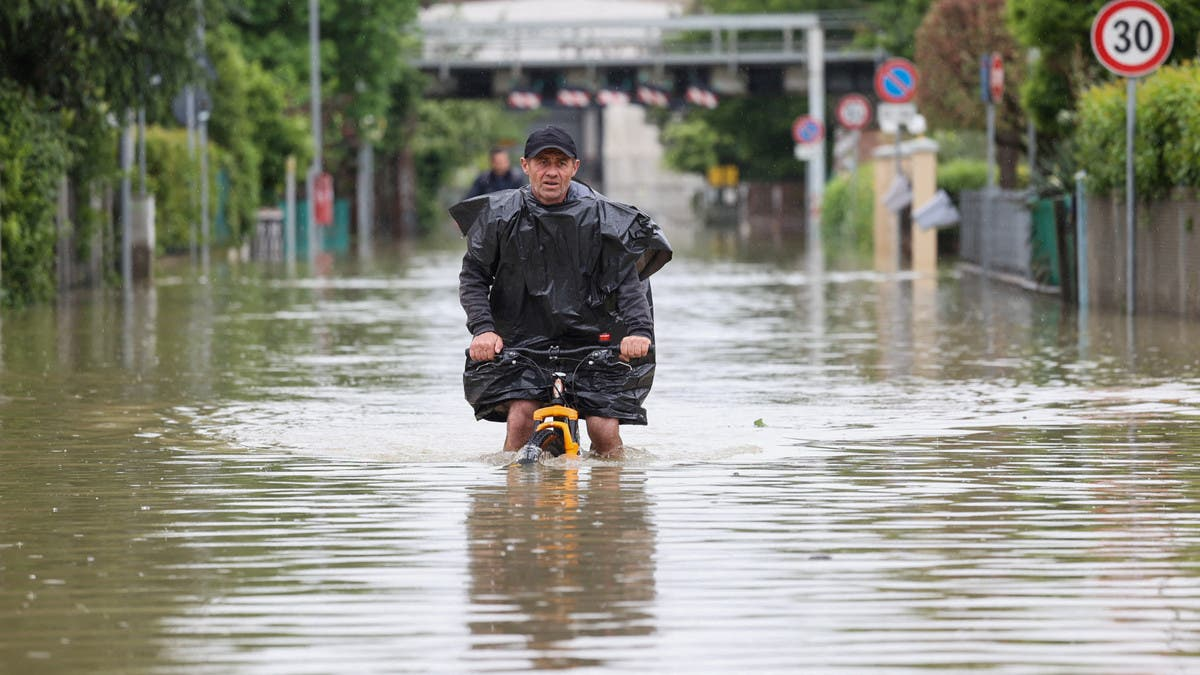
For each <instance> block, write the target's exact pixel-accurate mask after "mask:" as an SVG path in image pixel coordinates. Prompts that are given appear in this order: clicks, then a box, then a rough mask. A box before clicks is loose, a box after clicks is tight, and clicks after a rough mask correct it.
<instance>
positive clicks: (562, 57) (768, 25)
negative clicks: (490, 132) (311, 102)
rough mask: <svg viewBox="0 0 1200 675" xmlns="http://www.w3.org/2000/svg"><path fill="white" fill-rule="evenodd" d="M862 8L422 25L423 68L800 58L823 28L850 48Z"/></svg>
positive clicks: (833, 47)
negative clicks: (813, 32)
mask: <svg viewBox="0 0 1200 675" xmlns="http://www.w3.org/2000/svg"><path fill="white" fill-rule="evenodd" d="M863 22H864V20H863V18H862V17H861V16H859V15H857V14H851V13H845V12H839V13H822V14H816V13H809V14H737V15H697V16H683V17H676V18H669V19H655V20H643V21H638V22H636V23H634V22H630V21H618V20H595V21H572V22H561V21H544V22H541V21H522V22H499V23H482V22H465V21H430V22H422V23H421V25H420V31H421V39H422V48H421V54H420V57H419V58H418V59H416V61H417V64H416V65H418V67H420V68H424V69H437V70H445V69H448V68H452V67H467V66H472V65H475V66H478V65H479V64H481V63H488V64H490V65H491V66H492V67H504V66H511V67H514V68H519V67H522V66H527V67H539V66H556V67H561V66H571V65H577V66H589V65H597V64H604V65H606V66H622V65H627V66H638V65H675V64H692V65H717V64H732V65H737V64H743V63H755V62H763V63H768V62H769V63H803V62H804V61H805V60H806V58H807V55H806V52H805V44H804V39H805V37H804V36H805V33H806V32H807V31H808V30H809V29H813V28H822V29H824V30H825V31H826V38H825V44H826V50H827V51H837V50H839V49H845V48H848V47H850V45H851V43H850V38H851V36H852V33H853V28H854V27H855V26H857V25H861V24H862V23H863Z"/></svg>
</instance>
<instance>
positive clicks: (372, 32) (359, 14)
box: [229, 0, 418, 143]
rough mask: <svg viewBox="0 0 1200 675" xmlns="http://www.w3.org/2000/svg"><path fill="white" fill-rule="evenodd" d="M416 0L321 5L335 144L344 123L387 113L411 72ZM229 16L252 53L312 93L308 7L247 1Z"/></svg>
mask: <svg viewBox="0 0 1200 675" xmlns="http://www.w3.org/2000/svg"><path fill="white" fill-rule="evenodd" d="M417 5H418V3H417V1H416V0H341V1H340V2H336V3H334V2H323V3H321V4H320V12H321V21H320V23H321V26H320V32H321V45H320V60H321V64H320V65H321V96H322V99H323V101H322V104H323V110H322V112H323V114H324V115H325V130H327V131H332V132H335V133H327V134H324V137H325V138H327V139H329V141H330V142H331V143H335V142H337V140H338V139H340V138H342V137H343V133H342V132H343V131H344V130H345V129H344V125H349V126H350V127H354V126H356V125H357V124H358V123H360V122H361V121H362V120H364V119H367V118H369V117H370V118H374V119H384V118H385V117H386V116H387V115H388V113H389V111H391V110H393V106H392V99H391V96H392V87H393V86H395V85H396V84H397V83H398V82H400V81H401V80H403V79H404V78H405V77H407V76H408V75H407V73H408V71H409V70H410V67H409V66H408V65H407V64H406V63H405V60H404V59H403V58H402V54H403V53H404V50H405V48H406V47H407V46H408V45H409V41H410V38H409V37H408V33H407V31H408V26H409V25H410V24H411V23H412V22H413V21H414V20H415V18H416V10H417ZM229 22H230V25H231V26H232V28H233V29H234V30H235V31H236V32H237V34H238V35H239V42H240V43H241V44H242V45H244V47H245V54H246V56H247V57H248V58H249V59H250V60H252V61H257V62H259V63H261V64H262V66H263V67H264V68H265V69H266V70H268V71H269V72H272V73H275V74H277V75H278V76H279V77H280V79H281V80H282V81H283V82H285V83H286V84H287V85H288V87H289V89H290V90H291V91H294V92H296V93H297V94H300V93H301V92H302V95H303V97H305V98H307V96H308V87H307V83H308V77H309V42H308V37H309V34H308V22H309V17H308V8H307V4H306V3H302V2H295V1H294V0H249V1H248V2H243V3H239V5H238V6H237V7H231V8H230V11H229Z"/></svg>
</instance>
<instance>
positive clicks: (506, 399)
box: [450, 126, 671, 457]
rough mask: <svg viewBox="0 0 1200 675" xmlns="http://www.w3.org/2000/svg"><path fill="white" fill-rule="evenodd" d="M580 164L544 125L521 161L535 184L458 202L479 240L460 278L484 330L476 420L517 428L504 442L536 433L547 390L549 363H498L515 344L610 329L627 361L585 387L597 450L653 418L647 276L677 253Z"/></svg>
mask: <svg viewBox="0 0 1200 675" xmlns="http://www.w3.org/2000/svg"><path fill="white" fill-rule="evenodd" d="M579 164H580V162H579V154H578V152H577V151H576V149H575V141H574V140H573V139H572V138H571V136H570V135H569V134H567V132H565V131H563V130H562V129H560V128H558V127H554V126H548V127H544V128H541V129H538V130H536V131H534V132H533V133H532V134H530V135H529V138H528V139H527V140H526V142H525V153H524V156H523V157H522V158H521V168H522V169H523V170H524V171H525V173H526V175H528V176H529V185H527V186H524V187H522V188H519V189H513V190H502V191H500V192H495V193H492V194H488V195H483V196H479V197H474V198H471V199H467V200H464V201H462V202H459V203H458V204H455V205H454V206H452V207H451V208H450V214H451V216H453V217H454V220H455V221H456V222H457V223H458V226H459V228H460V229H461V230H462V232H463V234H465V235H466V236H467V240H468V241H467V251H466V254H465V255H464V256H463V265H462V272H461V273H460V274H459V300H460V302H461V303H462V306H463V309H464V310H465V311H466V314H467V329H468V330H470V331H471V335H472V336H473V337H472V339H471V346H470V350H469V353H470V357H469V358H468V360H467V365H466V369H465V371H464V373H463V385H464V391H465V394H466V398H467V401H468V402H469V403H471V405H472V406H473V407H474V409H475V417H476V419H486V420H491V421H503V422H505V423H506V424H507V435H506V437H505V440H504V449H505V450H517V449H519V448H520V447H521V446H522V445H523V444H524V443H525V441H526V440H527V439H528V438H529V437H530V435H531V434H532V432H533V428H534V423H533V412H534V410H535V409H536V408H537V407H538V406H539V405H540V402H541V401H542V400H544V396H545V392H546V388H547V384H546V383H545V382H544V381H542V380H543V375H542V374H541V373H540V371H539V370H538V369H536V368H532V367H530V366H529V365H528V364H522V363H520V362H517V361H507V362H502V361H497V360H495V356H496V355H497V354H499V353H500V352H501V350H502V349H503V348H504V347H505V346H506V345H507V346H513V347H531V348H542V347H549V346H557V347H560V348H573V347H580V346H587V345H598V344H600V340H601V336H610V337H611V339H612V340H613V341H615V342H616V343H617V344H619V345H620V360H617V359H616V358H613V359H611V360H610V361H609V362H608V363H603V364H599V366H598V367H599V368H600V369H601V370H600V371H599V372H597V373H595V374H594V375H593V376H589V377H587V378H583V380H582V381H581V382H579V383H577V384H576V392H575V393H576V396H577V400H578V408H579V413H580V415H581V416H583V417H584V418H585V420H586V423H587V432H588V437H589V438H590V439H591V443H592V445H591V449H592V454H594V455H596V456H600V457H615V456H618V455H619V453H620V450H621V447H622V441H621V435H620V429H619V425H620V424H645V423H646V411H645V409H644V408H643V407H642V403H643V402H644V401H645V398H646V395H647V394H649V392H650V387H651V384H652V383H653V380H654V359H653V353H652V352H651V350H650V346H651V344H652V341H653V339H654V318H653V306H652V301H651V296H650V284H649V282H648V281H647V278H648V277H649V276H650V275H651V274H653V273H654V272H656V271H658V270H659V269H660V268H661V267H662V266H663V265H665V264H666V263H667V262H668V261H669V260H670V259H671V246H670V244H669V243H668V242H667V239H666V237H665V236H664V235H663V232H662V229H661V228H660V227H659V226H658V225H657V224H656V223H655V222H654V221H653V220H651V218H650V217H649V216H648V215H646V214H645V213H643V212H641V211H640V210H638V209H637V208H635V207H632V206H628V205H625V204H621V203H618V202H614V201H610V200H609V199H608V198H606V197H604V196H603V195H601V194H600V193H598V192H596V191H595V190H593V189H591V188H590V187H588V186H587V185H585V184H583V183H580V182H577V181H573V180H572V178H574V176H575V174H576V172H578V171H579ZM631 361H632V363H631Z"/></svg>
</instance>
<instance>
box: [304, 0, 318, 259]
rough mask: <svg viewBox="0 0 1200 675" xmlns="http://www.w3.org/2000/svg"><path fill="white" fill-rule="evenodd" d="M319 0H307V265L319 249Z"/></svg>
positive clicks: (315, 257) (314, 257)
mask: <svg viewBox="0 0 1200 675" xmlns="http://www.w3.org/2000/svg"><path fill="white" fill-rule="evenodd" d="M318 4H319V2H318V0H308V65H309V72H308V85H309V89H310V92H309V93H310V96H311V97H312V101H311V104H310V106H311V108H310V110H311V115H312V135H313V161H312V166H311V167H309V170H308V180H307V184H306V186H305V187H306V190H307V192H306V195H307V198H306V200H305V201H306V202H307V203H308V208H307V209H306V211H307V216H308V260H309V262H310V263H315V262H316V260H317V252H318V251H317V248H318V247H319V246H320V242H321V240H320V238H318V237H317V210H316V208H315V206H314V201H315V200H314V199H313V196H314V193H315V192H316V190H315V189H314V188H315V187H316V183H317V175H318V174H320V173H321V61H320V56H321V21H320V19H321V17H320V15H319V13H318V12H319V8H318Z"/></svg>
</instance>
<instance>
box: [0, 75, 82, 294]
mask: <svg viewBox="0 0 1200 675" xmlns="http://www.w3.org/2000/svg"><path fill="white" fill-rule="evenodd" d="M47 107H48V101H45V100H42V101H38V100H36V99H34V98H33V97H32V96H30V95H29V94H27V93H23V92H21V91H20V90H19V89H18V88H16V87H14V86H12V84H11V83H10V82H7V81H5V80H3V79H0V244H2V245H3V249H2V252H0V280H2V281H3V285H0V301H2V302H3V304H24V303H27V302H30V301H34V300H47V299H49V298H50V297H51V295H52V294H53V292H54V243H55V239H56V232H55V223H54V209H55V202H56V196H57V194H58V181H59V179H60V177H61V176H62V175H63V173H64V171H66V166H67V161H68V159H69V158H70V153H69V152H68V151H67V148H66V144H65V143H64V141H63V132H62V125H61V123H60V121H59V116H57V115H55V114H53V113H51V112H49V111H48V110H47Z"/></svg>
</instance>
